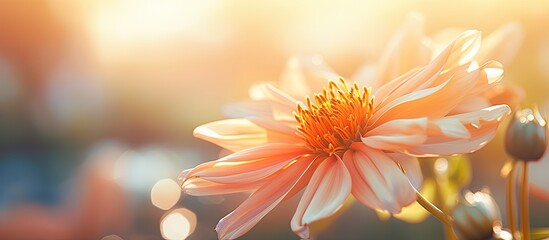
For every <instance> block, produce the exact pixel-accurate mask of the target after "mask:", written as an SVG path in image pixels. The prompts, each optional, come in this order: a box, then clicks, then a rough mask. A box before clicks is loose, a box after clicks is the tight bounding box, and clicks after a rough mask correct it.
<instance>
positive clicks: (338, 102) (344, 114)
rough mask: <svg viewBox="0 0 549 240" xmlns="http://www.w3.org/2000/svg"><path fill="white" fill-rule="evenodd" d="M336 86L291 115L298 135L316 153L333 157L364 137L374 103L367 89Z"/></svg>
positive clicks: (342, 82)
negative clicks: (294, 120)
mask: <svg viewBox="0 0 549 240" xmlns="http://www.w3.org/2000/svg"><path fill="white" fill-rule="evenodd" d="M339 80H340V82H341V83H340V84H337V83H335V82H333V81H330V83H329V85H328V89H326V88H324V89H323V91H322V93H317V94H315V95H314V102H313V101H312V100H311V98H309V97H307V108H304V107H302V106H301V105H298V106H297V113H294V115H295V118H296V120H297V122H298V123H299V127H298V128H297V131H298V135H300V136H301V137H302V138H303V139H304V140H305V142H306V143H307V145H308V146H309V147H310V148H311V149H312V150H313V151H314V152H317V153H325V154H328V155H333V154H335V153H342V152H343V151H344V150H346V149H348V148H349V146H350V145H351V144H352V143H353V142H356V141H360V137H361V136H362V135H363V134H364V133H365V129H366V123H367V121H368V119H369V118H370V116H371V112H372V107H373V104H374V99H373V98H372V97H371V94H370V93H371V89H370V88H366V87H363V88H362V89H360V88H359V87H358V84H356V83H353V86H352V87H349V86H348V85H347V83H346V81H345V80H344V79H342V78H340V79H339Z"/></svg>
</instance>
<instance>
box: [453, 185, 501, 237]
mask: <svg viewBox="0 0 549 240" xmlns="http://www.w3.org/2000/svg"><path fill="white" fill-rule="evenodd" d="M452 215H453V218H454V226H455V228H454V229H455V231H456V234H457V235H458V237H459V239H491V238H492V237H493V236H494V227H496V228H497V227H500V226H501V217H500V213H499V209H498V206H497V204H496V201H495V200H494V198H492V196H490V193H489V192H488V190H487V189H483V190H482V191H480V192H476V193H472V192H468V193H466V194H465V196H464V198H463V199H461V200H460V201H459V203H458V205H457V206H456V207H455V208H454V211H453V214H452Z"/></svg>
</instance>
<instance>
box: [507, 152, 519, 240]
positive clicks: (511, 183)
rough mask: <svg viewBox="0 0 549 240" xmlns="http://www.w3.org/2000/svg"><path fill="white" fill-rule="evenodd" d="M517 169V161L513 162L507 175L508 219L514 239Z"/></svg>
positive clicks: (515, 231)
mask: <svg viewBox="0 0 549 240" xmlns="http://www.w3.org/2000/svg"><path fill="white" fill-rule="evenodd" d="M515 167H516V161H515V160H513V161H512V162H511V170H510V171H509V174H508V175H507V218H508V219H509V227H510V230H511V234H512V235H513V238H516V237H515V236H516V235H515V234H516V233H517V225H516V220H515Z"/></svg>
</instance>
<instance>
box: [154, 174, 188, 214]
mask: <svg viewBox="0 0 549 240" xmlns="http://www.w3.org/2000/svg"><path fill="white" fill-rule="evenodd" d="M180 196H181V189H180V188H179V186H178V185H177V183H176V182H175V181H174V180H172V179H169V178H165V179H162V180H159V181H158V182H156V184H154V186H153V187H152V190H151V201H152V204H153V205H155V206H156V207H158V208H160V209H163V210H168V209H170V208H172V207H173V206H174V205H175V204H176V203H177V201H179V197H180Z"/></svg>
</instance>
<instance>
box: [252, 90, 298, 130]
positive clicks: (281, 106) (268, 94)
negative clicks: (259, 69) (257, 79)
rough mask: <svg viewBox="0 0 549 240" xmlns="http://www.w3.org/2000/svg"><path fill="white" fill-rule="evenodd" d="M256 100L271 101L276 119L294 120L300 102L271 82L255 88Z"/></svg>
mask: <svg viewBox="0 0 549 240" xmlns="http://www.w3.org/2000/svg"><path fill="white" fill-rule="evenodd" d="M253 92H254V94H255V95H257V96H255V97H254V98H255V99H254V100H265V101H267V102H268V103H269V105H270V106H271V110H272V116H273V118H274V119H276V120H284V121H294V119H295V118H294V114H293V112H294V111H295V109H296V107H297V105H298V104H299V102H298V101H297V100H296V99H294V98H293V97H291V96H290V95H288V94H287V93H285V92H284V91H282V90H280V89H278V88H276V87H275V86H273V85H271V84H259V85H257V86H255V87H254V88H253Z"/></svg>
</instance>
